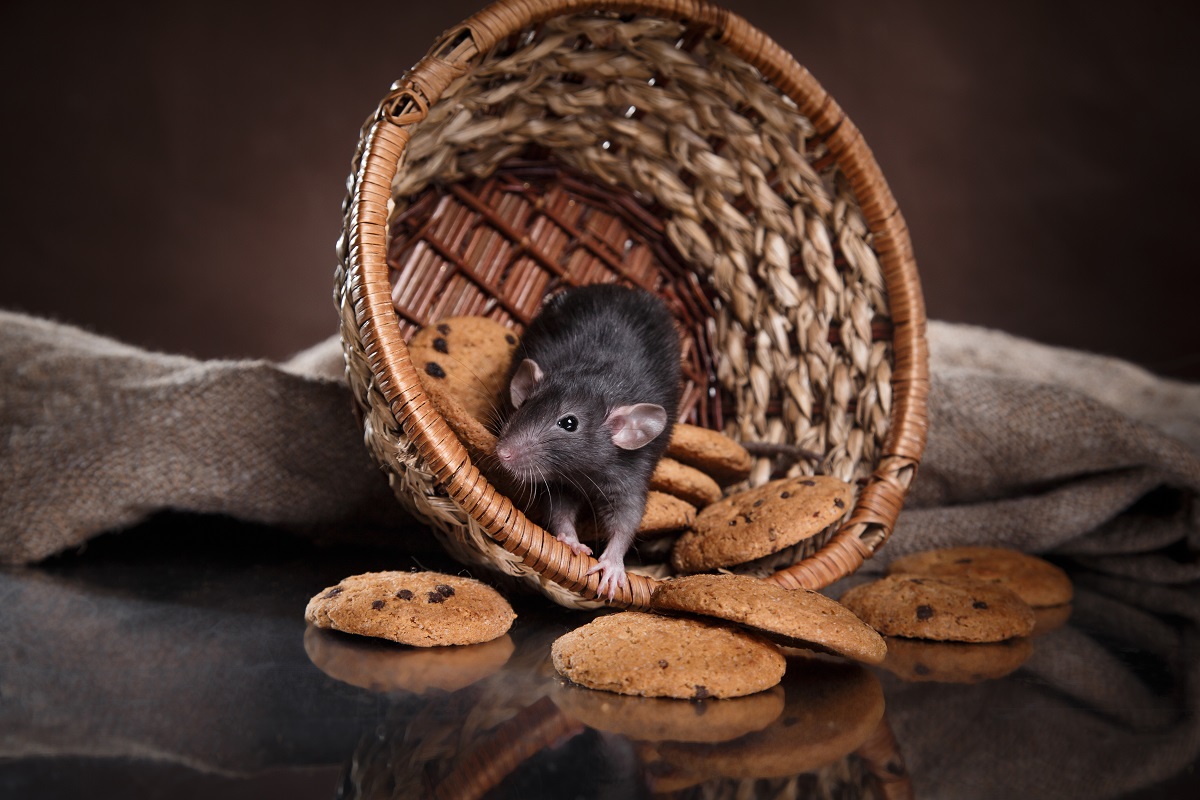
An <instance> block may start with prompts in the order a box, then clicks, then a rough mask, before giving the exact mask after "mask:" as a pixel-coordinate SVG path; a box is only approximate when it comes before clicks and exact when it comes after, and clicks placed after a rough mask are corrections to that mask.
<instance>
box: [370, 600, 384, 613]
mask: <svg viewBox="0 0 1200 800" xmlns="http://www.w3.org/2000/svg"><path fill="white" fill-rule="evenodd" d="M385 605H387V603H385V602H383V601H382V600H376V601H375V602H374V603H371V608H373V609H375V610H376V611H378V610H380V609H381V608H383V607H384V606H385Z"/></svg>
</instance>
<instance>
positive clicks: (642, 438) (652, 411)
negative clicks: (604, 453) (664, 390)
mask: <svg viewBox="0 0 1200 800" xmlns="http://www.w3.org/2000/svg"><path fill="white" fill-rule="evenodd" d="M607 422H608V427H609V428H610V429H611V430H612V442H613V444H615V445H616V446H617V447H620V448H621V449H622V450H637V449H638V448H639V447H645V446H646V445H648V444H650V442H652V441H654V439H655V438H656V437H657V436H658V435H659V434H660V433H662V432H663V431H664V430H666V427H667V410H666V409H665V408H663V407H662V406H656V405H654V404H653V403H638V404H637V405H633V406H618V407H617V408H614V409H613V410H612V411H610V412H608V419H607Z"/></svg>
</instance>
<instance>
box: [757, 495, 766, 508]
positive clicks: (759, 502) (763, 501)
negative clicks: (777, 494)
mask: <svg viewBox="0 0 1200 800" xmlns="http://www.w3.org/2000/svg"><path fill="white" fill-rule="evenodd" d="M765 502H766V500H764V499H763V498H761V497H760V498H758V499H757V500H755V501H754V507H755V508H758V507H759V506H761V505H762V504H763V503H765Z"/></svg>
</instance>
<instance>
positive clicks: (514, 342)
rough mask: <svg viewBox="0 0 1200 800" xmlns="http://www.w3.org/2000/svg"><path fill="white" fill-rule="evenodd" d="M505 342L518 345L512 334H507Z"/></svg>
mask: <svg viewBox="0 0 1200 800" xmlns="http://www.w3.org/2000/svg"><path fill="white" fill-rule="evenodd" d="M504 341H506V342H508V343H509V344H516V343H517V337H515V336H513V335H512V334H511V333H506V334H504Z"/></svg>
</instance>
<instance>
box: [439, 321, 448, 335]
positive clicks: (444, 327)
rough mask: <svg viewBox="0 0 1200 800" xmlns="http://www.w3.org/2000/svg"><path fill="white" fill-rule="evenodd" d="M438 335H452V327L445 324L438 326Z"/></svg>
mask: <svg viewBox="0 0 1200 800" xmlns="http://www.w3.org/2000/svg"><path fill="white" fill-rule="evenodd" d="M438 333H440V334H441V335H442V336H448V335H449V334H450V326H449V325H447V324H446V323H444V322H443V323H442V324H441V325H438Z"/></svg>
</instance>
